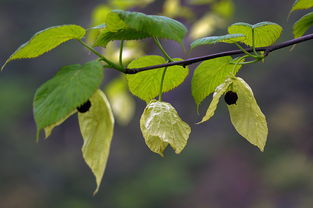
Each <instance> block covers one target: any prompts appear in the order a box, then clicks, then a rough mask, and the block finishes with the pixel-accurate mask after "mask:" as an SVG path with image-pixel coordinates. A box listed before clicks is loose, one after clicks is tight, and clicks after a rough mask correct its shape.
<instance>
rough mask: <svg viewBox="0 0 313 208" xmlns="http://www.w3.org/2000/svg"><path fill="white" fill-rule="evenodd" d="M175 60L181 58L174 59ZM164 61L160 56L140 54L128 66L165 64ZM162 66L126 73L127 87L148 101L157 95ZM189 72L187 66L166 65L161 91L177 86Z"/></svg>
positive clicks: (130, 67)
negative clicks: (140, 55) (135, 72)
mask: <svg viewBox="0 0 313 208" xmlns="http://www.w3.org/2000/svg"><path fill="white" fill-rule="evenodd" d="M174 60H176V61H178V60H181V59H174ZM165 63H166V61H165V59H164V58H163V57H161V56H155V55H153V56H142V57H140V58H138V59H136V60H134V61H132V62H131V63H130V64H129V65H128V68H129V69H132V68H140V67H146V66H152V65H158V64H165ZM163 71H164V68H158V69H154V70H147V71H143V72H140V73H137V74H128V75H126V77H127V80H128V87H129V89H130V91H131V93H133V94H134V95H136V96H137V97H139V98H140V99H142V100H144V101H146V102H149V101H150V100H151V99H153V98H155V97H156V96H158V95H159V92H160V84H161V79H162V74H163ZM188 73H189V69H188V67H185V68H184V67H182V66H171V67H168V68H167V70H166V73H165V78H164V81H163V90H162V92H168V91H170V90H172V89H173V88H175V87H177V86H179V85H180V84H181V83H182V82H183V81H184V80H185V78H186V77H187V75H188Z"/></svg>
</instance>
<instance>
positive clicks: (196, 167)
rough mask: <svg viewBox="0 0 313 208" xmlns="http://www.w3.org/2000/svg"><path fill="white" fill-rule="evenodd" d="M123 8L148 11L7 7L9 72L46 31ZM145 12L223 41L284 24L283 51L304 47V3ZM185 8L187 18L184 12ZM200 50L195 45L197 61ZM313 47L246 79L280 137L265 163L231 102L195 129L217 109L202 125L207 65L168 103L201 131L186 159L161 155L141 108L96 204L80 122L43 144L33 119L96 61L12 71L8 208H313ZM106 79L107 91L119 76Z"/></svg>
mask: <svg viewBox="0 0 313 208" xmlns="http://www.w3.org/2000/svg"><path fill="white" fill-rule="evenodd" d="M114 2H115V5H114V7H115V8H120V7H121V6H122V7H123V5H120V4H119V3H125V2H126V3H131V2H136V1H126V0H124V1H122V0H119V1H110V2H107V1H104V0H102V1H99V0H94V1H83V0H75V1H74V0H66V1H64V0H63V1H61V0H55V1H41V0H28V1H24V0H0V41H1V46H0V60H1V64H3V63H4V61H5V59H6V58H8V57H9V55H10V54H11V53H12V52H13V51H14V50H15V49H16V48H17V47H18V46H19V45H21V44H22V43H23V42H25V41H27V40H28V39H29V38H30V37H31V36H32V35H33V34H34V33H35V32H37V31H40V30H42V29H44V28H47V27H50V26H54V25H61V24H78V25H82V26H83V27H88V26H89V25H91V24H92V18H91V14H92V12H93V10H94V9H95V8H96V7H97V6H98V5H100V4H109V3H110V4H111V6H112V3H114ZM138 2H140V1H138ZM145 2H148V1H141V3H140V5H137V6H135V7H132V8H129V9H130V10H135V11H143V12H145V13H149V14H167V15H169V16H172V17H174V18H176V19H178V20H180V21H182V22H184V23H185V24H186V25H187V26H188V27H190V26H192V25H193V24H194V23H195V22H196V21H197V20H199V18H202V17H205V16H209V17H210V16H211V19H210V18H209V19H204V20H203V22H205V23H207V25H209V26H204V25H205V24H204V25H202V28H203V27H206V30H205V31H204V33H211V34H214V35H222V34H226V32H227V31H226V28H227V25H230V24H231V23H234V22H238V21H242V22H248V23H251V24H254V23H257V22H260V21H272V22H276V23H278V24H280V25H282V26H283V27H284V31H283V35H282V37H281V38H280V39H279V41H284V40H288V39H291V38H292V24H293V23H294V22H295V21H296V20H297V19H298V18H299V17H300V16H301V14H303V12H301V11H300V12H296V13H295V14H293V15H291V16H290V18H289V19H287V16H288V13H289V10H290V8H291V6H292V4H293V0H274V1H273V0H262V1H260V0H234V1H233V2H232V4H231V5H232V6H231V7H227V8H228V9H227V8H226V10H225V8H224V10H223V9H222V10H219V9H216V8H217V7H215V6H213V5H214V4H216V3H217V2H218V0H216V1H213V0H212V1H206V2H208V3H207V4H203V5H191V4H190V2H191V1H187V0H186V1H180V3H181V6H182V7H178V6H177V5H176V6H175V4H174V6H173V5H172V7H171V8H174V9H173V10H171V9H169V7H170V5H171V4H170V3H169V2H170V1H167V2H165V1H160V0H157V1H154V2H151V3H149V4H147V5H146V6H145V7H142V6H143V5H144V3H145ZM171 2H174V3H175V1H171ZM177 2H178V1H176V3H177ZM194 2H195V1H194ZM164 3H166V4H167V7H166V6H164ZM124 6H125V5H124ZM183 6H186V7H185V8H184V7H183ZM175 8H176V9H177V8H179V10H178V12H177V11H176V13H175ZM186 8H189V9H186ZM173 11H174V12H173ZM225 11H226V12H225ZM212 15H213V19H212ZM217 16H218V17H217ZM214 18H215V19H214ZM199 24H200V23H199ZM198 32H199V31H198ZM202 32H203V31H202ZM199 33H200V35H201V31H200V32H199ZM191 41H192V35H190V34H189V36H188V37H187V38H186V41H185V44H186V48H187V50H188V43H190V42H191ZM162 43H163V45H164V46H165V47H166V48H167V49H168V52H169V54H170V55H172V56H177V57H182V58H187V57H193V56H198V55H205V54H209V53H214V52H218V51H223V50H228V49H232V47H231V46H228V45H226V44H218V45H214V46H212V47H201V48H199V49H195V50H194V51H193V52H192V53H188V52H184V51H183V50H182V49H181V47H180V46H179V45H177V44H176V43H173V42H171V41H162ZM139 45H141V46H142V48H140V49H141V51H142V52H144V53H146V54H159V51H158V50H157V48H155V47H154V46H153V44H151V41H150V40H144V41H142V42H140V44H139ZM312 47H313V42H311V41H308V42H305V43H302V44H299V45H297V46H296V47H295V48H294V50H293V51H289V49H283V50H280V51H276V52H273V53H272V54H271V55H270V56H269V57H268V58H266V60H265V63H258V64H254V65H251V66H246V67H244V68H243V69H242V70H241V71H240V72H239V76H241V77H243V78H244V79H245V80H246V81H247V82H248V83H249V84H250V86H251V87H252V89H253V91H254V94H255V96H256V98H257V100H258V103H259V105H260V106H261V109H262V110H263V112H264V114H265V115H266V116H267V121H268V125H269V136H268V142H267V145H266V149H265V151H264V152H263V153H261V152H260V151H259V150H258V149H257V148H256V147H254V146H252V145H250V144H249V143H248V142H247V141H245V140H244V139H243V138H242V137H240V136H239V135H238V134H237V133H236V131H235V130H234V128H233V127H232V125H231V123H230V120H229V115H228V112H227V107H226V105H225V104H223V103H221V104H220V105H219V107H218V111H217V112H216V114H215V116H214V118H212V119H211V120H210V121H208V122H206V123H204V124H201V125H196V124H195V123H196V122H198V121H199V119H200V118H201V116H202V115H203V114H204V113H205V110H206V107H207V106H208V103H209V101H210V99H211V98H210V97H209V98H208V99H207V100H206V102H204V103H203V104H202V105H201V107H200V115H197V113H196V107H195V104H194V102H193V99H192V96H191V90H190V80H191V74H192V71H193V69H194V67H195V66H196V65H193V66H191V67H190V68H191V73H190V76H189V77H188V79H187V80H186V81H185V83H184V84H183V85H181V86H179V87H178V88H176V89H175V90H174V91H172V92H170V93H167V94H165V96H164V100H165V101H168V102H170V103H172V105H173V106H175V107H176V108H177V111H178V113H179V114H180V116H181V117H182V118H183V120H185V121H186V122H187V123H189V124H190V125H191V127H192V133H191V136H190V139H189V143H188V145H187V147H186V149H185V150H184V151H183V152H182V153H181V154H180V155H175V154H174V153H173V151H172V150H171V149H170V148H169V149H168V150H167V151H166V152H165V157H164V158H161V157H160V156H159V155H157V154H155V153H152V152H150V151H149V149H148V148H147V147H146V146H145V143H144V140H143V137H142V135H141V133H140V128H139V119H140V115H141V113H142V111H143V109H144V107H145V103H144V102H143V101H141V100H139V99H137V98H135V97H133V99H134V101H135V105H136V107H135V109H136V112H135V115H134V117H133V118H132V119H131V120H130V122H129V123H128V124H126V125H125V124H124V125H122V124H117V125H116V126H115V135H114V138H113V142H112V147H111V155H110V158H109V161H108V166H107V169H106V172H105V175H104V178H103V182H102V185H101V188H100V191H99V193H98V194H97V195H96V196H92V193H93V190H94V188H95V182H94V177H93V175H92V173H91V171H90V170H89V169H88V167H87V165H86V164H85V163H84V161H83V159H82V156H81V150H80V148H81V146H82V138H81V136H80V132H79V128H78V124H77V118H76V116H72V117H71V118H70V119H68V120H67V121H66V122H65V123H64V124H63V125H62V126H60V127H57V128H56V129H55V130H54V132H53V134H52V136H51V137H49V139H47V140H43V139H42V140H41V141H40V142H39V143H36V142H35V131H36V127H35V123H34V120H33V115H32V99H33V95H34V93H35V91H36V89H37V88H38V87H39V86H40V85H41V84H42V83H44V82H45V81H46V80H48V79H49V78H50V77H51V76H53V75H54V74H55V72H56V71H57V70H58V69H59V68H60V67H62V66H64V65H69V64H75V63H84V62H86V61H88V60H92V59H94V58H95V57H94V56H93V55H92V54H90V53H89V52H88V51H86V50H85V49H84V48H82V47H81V46H80V45H79V44H78V43H76V42H75V41H70V42H68V43H66V44H63V45H61V46H60V47H58V48H57V49H55V50H53V51H51V52H50V53H48V54H45V55H43V56H41V57H40V58H37V59H31V60H21V61H14V62H12V63H10V64H9V65H8V66H7V67H6V69H5V70H4V71H3V72H1V74H0V207H2V208H21V207H23V208H37V207H38V208H41V207H45V208H50V207H51V208H52V207H53V208H54V207H58V208H72V207H73V208H89V207H90V208H91V207H105V208H111V207H112V208H147V207H149V208H159V207H162V208H166V207H171V208H175V207H177V208H178V207H179V208H185V207H186V208H187V207H194V208H228V207H234V208H237V207H238V208H239V207H240V208H274V207H275V208H280V207H281V208H294V207H295V208H310V207H313V136H312V135H313V128H312V125H313V108H312V106H313V97H312V90H313V70H312V69H313V61H312ZM112 50H113V49H112ZM107 55H110V54H108V53H107ZM106 71H107V72H106V78H105V82H104V87H105V86H106V85H107V84H108V83H109V82H110V80H112V79H114V78H115V77H118V76H119V74H118V73H116V72H114V71H112V70H106Z"/></svg>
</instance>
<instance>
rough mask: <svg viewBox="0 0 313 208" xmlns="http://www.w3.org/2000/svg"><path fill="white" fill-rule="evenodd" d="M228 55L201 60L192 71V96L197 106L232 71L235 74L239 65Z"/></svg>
mask: <svg viewBox="0 0 313 208" xmlns="http://www.w3.org/2000/svg"><path fill="white" fill-rule="evenodd" d="M231 62H233V59H232V57H230V56H225V57H219V58H215V59H211V60H207V61H203V62H202V63H201V64H200V65H199V66H198V67H197V68H196V70H195V71H194V73H193V77H192V81H191V92H192V96H193V98H194V100H195V102H196V104H197V105H198V106H199V105H200V103H201V102H202V101H203V100H204V99H205V98H206V97H207V96H208V95H209V94H211V93H212V92H214V90H215V88H216V87H217V86H219V85H220V84H222V83H223V82H224V81H225V80H226V79H227V77H228V76H230V75H231V74H232V73H234V74H236V73H237V72H238V70H239V69H240V68H241V65H237V66H236V67H235V65H234V64H233V63H231Z"/></svg>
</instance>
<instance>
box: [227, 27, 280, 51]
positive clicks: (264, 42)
mask: <svg viewBox="0 0 313 208" xmlns="http://www.w3.org/2000/svg"><path fill="white" fill-rule="evenodd" d="M253 32H254V39H255V40H254V43H255V44H254V46H255V47H266V46H270V45H272V44H273V43H275V42H276V40H277V39H278V38H279V37H280V34H281V32H282V27H281V26H280V25H278V24H276V23H273V22H260V23H257V24H255V25H250V24H248V23H243V22H239V23H235V24H232V25H231V26H230V27H228V33H229V34H237V33H239V34H243V35H245V36H246V39H245V40H243V41H241V42H243V43H245V44H246V45H248V46H253V35H252V34H253Z"/></svg>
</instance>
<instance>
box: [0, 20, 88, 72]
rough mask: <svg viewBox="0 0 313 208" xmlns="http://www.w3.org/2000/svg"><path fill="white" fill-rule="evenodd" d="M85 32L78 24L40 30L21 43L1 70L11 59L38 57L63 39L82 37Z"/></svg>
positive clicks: (63, 40)
mask: <svg viewBox="0 0 313 208" xmlns="http://www.w3.org/2000/svg"><path fill="white" fill-rule="evenodd" d="M85 33H86V31H85V29H84V28H82V27H80V26H78V25H62V26H56V27H50V28H48V29H45V30H42V31H40V32H38V33H36V34H35V35H34V36H33V37H32V38H31V39H30V40H29V41H28V42H26V43H24V44H23V45H21V46H20V47H19V48H18V49H17V50H16V51H15V52H14V53H13V54H12V55H11V56H10V58H9V59H8V60H7V61H6V62H5V64H4V65H3V66H2V68H1V70H2V69H3V68H4V67H5V65H6V64H7V63H9V62H10V61H12V60H15V59H25V58H35V57H38V56H40V55H42V54H44V53H46V52H48V51H50V50H51V49H54V48H55V47H57V46H58V45H60V44H61V43H63V42H65V41H68V40H71V39H81V38H83V37H84V35H85Z"/></svg>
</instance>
